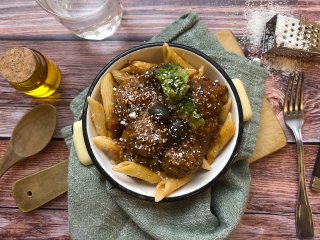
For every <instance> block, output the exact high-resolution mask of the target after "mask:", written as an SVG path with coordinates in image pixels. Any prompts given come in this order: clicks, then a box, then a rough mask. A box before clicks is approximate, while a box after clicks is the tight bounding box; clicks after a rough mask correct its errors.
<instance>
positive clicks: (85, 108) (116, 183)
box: [82, 42, 243, 202]
mask: <svg viewBox="0 0 320 240" xmlns="http://www.w3.org/2000/svg"><path fill="white" fill-rule="evenodd" d="M168 44H169V46H171V47H176V48H181V49H184V50H187V51H190V52H193V53H195V54H197V55H199V56H200V57H202V58H204V59H205V60H207V61H208V62H209V63H210V64H212V65H213V66H214V67H215V68H216V69H217V70H218V71H219V72H220V73H221V74H222V76H223V77H224V78H225V80H226V81H227V82H228V84H229V86H230V88H231V89H232V92H233V95H234V97H235V99H236V102H237V107H238V114H239V126H238V129H239V133H238V138H237V141H236V145H235V147H234V149H233V152H232V154H231V156H230V159H229V160H228V162H227V163H226V165H225V166H224V168H223V169H222V171H221V172H220V173H219V174H218V175H217V176H216V177H215V178H213V179H212V180H210V181H209V182H208V183H207V184H205V185H204V186H202V187H201V188H199V189H196V190H194V191H192V192H190V193H187V194H184V195H180V196H176V197H167V198H165V199H163V200H162V201H161V202H172V201H177V200H182V199H185V198H188V197H190V196H193V195H196V194H198V193H200V192H202V191H204V190H205V189H207V188H208V187H209V186H213V185H214V184H216V183H217V182H218V181H219V180H220V178H221V177H222V176H223V175H224V174H225V173H226V172H227V170H228V169H229V168H230V165H231V163H232V162H233V159H234V158H235V156H236V155H237V153H238V150H239V147H240V142H241V138H242V132H243V114H242V106H241V104H240V98H239V95H238V92H237V90H236V88H235V86H234V84H233V82H232V80H231V79H230V77H229V76H228V75H227V73H226V72H225V71H224V70H223V69H222V67H220V65H219V64H217V63H216V62H215V61H214V60H213V59H212V58H210V57H209V56H207V55H206V54H204V53H202V52H200V51H199V50H197V49H194V48H192V47H189V46H186V45H182V44H177V43H168ZM162 45H163V42H155V43H146V44H142V45H139V46H136V47H133V48H130V49H128V50H126V51H124V52H122V53H120V54H119V55H117V56H116V57H115V58H113V59H112V60H111V61H110V62H109V63H108V64H107V65H106V66H105V67H104V68H103V69H102V70H101V71H100V73H99V74H98V75H97V76H96V78H95V79H94V80H93V82H92V84H91V86H90V87H89V90H88V93H87V97H88V96H91V94H92V92H93V90H94V88H95V86H96V84H97V83H98V82H99V80H100V78H101V77H102V76H103V74H104V73H105V72H106V71H107V70H108V69H109V68H110V67H111V66H112V65H113V64H114V63H115V62H117V61H118V60H119V59H121V58H122V57H124V56H126V55H128V54H130V53H132V52H135V51H137V50H141V49H144V48H150V47H159V46H162ZM87 97H86V99H87ZM87 110H88V103H87V100H86V101H85V103H84V107H83V112H82V122H83V124H82V130H83V137H84V141H85V144H86V147H87V151H88V153H89V156H90V157H91V159H92V161H93V163H94V165H95V166H96V167H97V168H98V170H99V171H100V173H102V174H103V175H104V176H105V177H106V178H107V179H108V181H109V182H110V183H111V184H113V185H114V186H116V187H118V188H119V189H121V190H123V191H124V192H126V193H128V194H130V195H132V196H134V197H137V198H140V199H143V200H148V201H154V197H150V196H146V195H143V194H140V193H137V192H134V191H132V190H129V189H128V188H126V187H125V186H123V185H121V184H120V183H118V182H117V181H116V180H115V179H113V178H112V177H111V176H110V175H109V174H108V173H107V172H106V171H105V170H104V169H103V167H102V166H101V165H100V163H99V162H98V160H97V159H96V158H95V155H94V154H93V151H92V149H91V146H90V142H89V137H88V133H87Z"/></svg>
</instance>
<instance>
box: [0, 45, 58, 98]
mask: <svg viewBox="0 0 320 240" xmlns="http://www.w3.org/2000/svg"><path fill="white" fill-rule="evenodd" d="M0 73H1V74H2V75H3V77H4V78H5V79H6V81H7V82H8V83H9V84H10V85H11V86H12V87H14V88H15V89H17V90H18V91H21V92H23V93H25V94H27V95H30V96H33V97H38V98H43V97H47V96H49V95H51V94H52V93H54V92H55V91H56V89H57V88H58V87H59V85H60V82H61V72H60V70H59V68H58V67H57V66H56V65H55V64H54V63H53V62H52V61H51V60H49V59H48V58H47V57H46V56H45V55H43V54H42V53H40V52H39V51H37V50H35V49H30V48H25V47H17V48H12V49H10V50H8V51H6V52H5V53H4V55H3V56H2V57H1V59H0Z"/></svg>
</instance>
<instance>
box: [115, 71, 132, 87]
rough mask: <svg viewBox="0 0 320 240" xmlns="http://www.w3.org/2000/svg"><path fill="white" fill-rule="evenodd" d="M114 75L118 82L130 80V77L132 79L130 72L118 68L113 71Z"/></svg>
mask: <svg viewBox="0 0 320 240" xmlns="http://www.w3.org/2000/svg"><path fill="white" fill-rule="evenodd" d="M112 76H113V77H114V80H115V81H116V82H117V84H121V83H123V82H128V81H130V79H132V76H131V75H130V74H129V73H127V72H123V71H118V70H114V71H112Z"/></svg>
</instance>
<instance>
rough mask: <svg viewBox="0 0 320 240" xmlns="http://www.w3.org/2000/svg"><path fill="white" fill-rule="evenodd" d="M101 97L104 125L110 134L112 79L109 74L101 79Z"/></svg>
mask: <svg viewBox="0 0 320 240" xmlns="http://www.w3.org/2000/svg"><path fill="white" fill-rule="evenodd" d="M100 91H101V97H102V104H103V107H104V112H105V115H106V125H107V127H108V129H109V131H110V132H112V130H113V129H111V128H112V114H113V113H112V112H113V77H112V75H111V73H107V74H105V75H104V76H103V77H102V79H101V89H100ZM108 136H110V135H108Z"/></svg>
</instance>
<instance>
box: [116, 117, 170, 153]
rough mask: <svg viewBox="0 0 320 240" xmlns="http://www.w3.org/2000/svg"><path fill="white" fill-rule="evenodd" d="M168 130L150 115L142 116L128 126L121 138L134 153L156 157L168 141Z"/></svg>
mask: <svg viewBox="0 0 320 240" xmlns="http://www.w3.org/2000/svg"><path fill="white" fill-rule="evenodd" d="M166 131H167V128H165V126H163V125H161V124H157V123H155V122H154V121H152V120H151V118H150V116H141V117H139V118H138V119H136V120H135V121H133V122H131V123H129V124H128V125H127V126H126V128H125V129H124V131H123V133H122V137H121V138H122V141H123V142H124V144H125V146H126V147H128V148H129V149H131V150H132V151H133V152H134V153H136V154H139V155H141V156H143V157H146V158H155V157H157V156H159V155H160V153H161V150H162V146H163V144H164V143H165V142H166Z"/></svg>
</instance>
